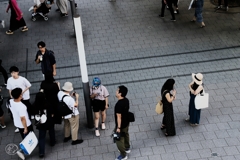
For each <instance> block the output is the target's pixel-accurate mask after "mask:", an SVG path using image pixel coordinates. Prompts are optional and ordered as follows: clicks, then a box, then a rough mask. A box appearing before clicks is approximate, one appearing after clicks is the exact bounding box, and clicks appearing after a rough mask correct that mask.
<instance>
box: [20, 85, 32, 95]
mask: <svg viewBox="0 0 240 160" xmlns="http://www.w3.org/2000/svg"><path fill="white" fill-rule="evenodd" d="M30 87H31V86H30ZM30 87H27V88H26V89H24V91H23V92H22V94H24V93H25V92H26V91H27V90H29V88H30Z"/></svg>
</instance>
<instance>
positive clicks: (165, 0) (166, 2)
mask: <svg viewBox="0 0 240 160" xmlns="http://www.w3.org/2000/svg"><path fill="white" fill-rule="evenodd" d="M172 4H173V0H162V9H161V14H160V15H159V17H161V18H164V12H165V8H166V5H167V6H168V8H169V11H170V13H171V15H172V19H171V21H176V18H175V15H174V11H173V7H172Z"/></svg>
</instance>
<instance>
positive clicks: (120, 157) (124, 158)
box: [115, 155, 128, 160]
mask: <svg viewBox="0 0 240 160" xmlns="http://www.w3.org/2000/svg"><path fill="white" fill-rule="evenodd" d="M126 159H128V157H127V156H125V157H123V156H122V155H119V156H118V157H117V158H116V159H115V160H126Z"/></svg>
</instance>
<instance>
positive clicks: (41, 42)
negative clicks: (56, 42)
mask: <svg viewBox="0 0 240 160" xmlns="http://www.w3.org/2000/svg"><path fill="white" fill-rule="evenodd" d="M37 46H38V47H39V46H41V47H46V44H45V43H44V42H43V41H40V42H38V44H37Z"/></svg>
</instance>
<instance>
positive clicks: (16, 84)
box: [7, 66, 32, 132]
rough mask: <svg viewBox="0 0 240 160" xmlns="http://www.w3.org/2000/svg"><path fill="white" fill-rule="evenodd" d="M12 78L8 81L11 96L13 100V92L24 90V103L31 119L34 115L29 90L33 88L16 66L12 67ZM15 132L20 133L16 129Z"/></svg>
mask: <svg viewBox="0 0 240 160" xmlns="http://www.w3.org/2000/svg"><path fill="white" fill-rule="evenodd" d="M9 71H10V73H11V76H12V77H10V78H8V81H7V89H8V90H9V95H10V97H11V98H12V95H11V91H12V90H13V89H15V88H21V89H22V100H21V101H22V103H23V104H24V105H25V106H26V107H27V111H28V115H29V117H30V116H31V114H32V105H31V103H30V101H29V100H30V92H29V88H30V87H31V86H32V85H31V83H30V82H29V81H28V80H27V79H26V78H24V77H22V76H19V69H18V67H16V66H12V67H11V68H10V69H9ZM15 132H18V130H17V129H16V130H15Z"/></svg>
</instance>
